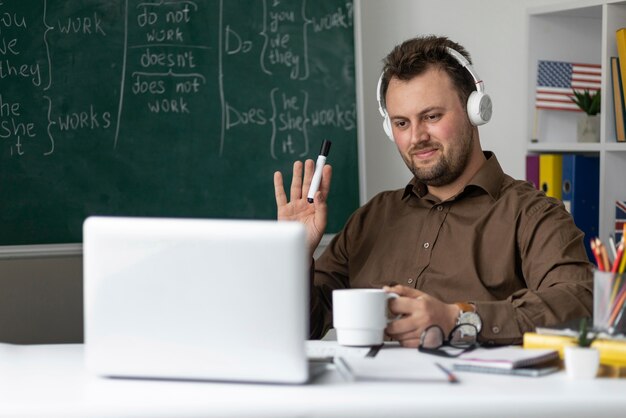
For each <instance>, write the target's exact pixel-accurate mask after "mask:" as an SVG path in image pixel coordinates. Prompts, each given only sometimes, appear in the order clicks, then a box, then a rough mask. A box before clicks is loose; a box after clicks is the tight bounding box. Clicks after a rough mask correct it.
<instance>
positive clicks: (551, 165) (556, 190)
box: [539, 154, 563, 199]
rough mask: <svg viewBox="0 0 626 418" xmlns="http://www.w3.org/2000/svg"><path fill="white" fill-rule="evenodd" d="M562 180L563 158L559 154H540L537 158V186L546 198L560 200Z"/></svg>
mask: <svg viewBox="0 0 626 418" xmlns="http://www.w3.org/2000/svg"><path fill="white" fill-rule="evenodd" d="M562 180H563V156H562V155H561V154H541V155H540V156H539V184H540V186H541V187H540V189H541V190H543V191H544V192H545V193H546V196H551V197H555V198H557V199H561V182H562Z"/></svg>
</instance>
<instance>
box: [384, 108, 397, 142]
mask: <svg viewBox="0 0 626 418" xmlns="http://www.w3.org/2000/svg"><path fill="white" fill-rule="evenodd" d="M383 130H384V131H385V133H386V134H387V137H388V138H389V139H390V140H391V141H392V142H395V141H394V139H393V130H392V129H391V120H390V119H389V115H387V113H385V119H384V120H383Z"/></svg>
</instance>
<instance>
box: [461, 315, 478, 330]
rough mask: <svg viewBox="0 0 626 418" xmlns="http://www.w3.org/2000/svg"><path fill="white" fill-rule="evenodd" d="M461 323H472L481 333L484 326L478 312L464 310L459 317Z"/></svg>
mask: <svg viewBox="0 0 626 418" xmlns="http://www.w3.org/2000/svg"><path fill="white" fill-rule="evenodd" d="M459 324H471V325H474V326H475V327H476V331H478V332H479V333H480V330H481V329H482V327H483V321H482V320H481V319H480V316H478V314H477V313H476V312H463V313H462V314H461V317H460V318H459Z"/></svg>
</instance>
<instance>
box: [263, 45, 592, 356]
mask: <svg viewBox="0 0 626 418" xmlns="http://www.w3.org/2000/svg"><path fill="white" fill-rule="evenodd" d="M449 48H451V49H452V51H450V49H449ZM455 52H456V53H458V54H460V55H461V56H456V57H455V56H454V55H455ZM464 59H467V64H468V65H469V63H470V57H469V54H468V53H467V52H466V51H465V49H464V48H463V47H462V46H461V45H459V44H457V43H455V42H452V41H450V40H448V39H447V38H445V37H434V36H428V37H420V38H416V39H411V40H408V41H406V42H404V43H402V44H401V45H399V46H397V47H395V48H394V50H393V51H392V52H391V53H390V54H389V55H388V56H387V57H386V59H385V66H384V71H383V75H382V76H381V82H380V87H379V88H380V90H379V92H378V93H379V95H380V102H381V109H382V113H383V114H384V115H385V116H386V118H388V121H386V122H385V123H387V124H388V127H387V128H386V130H387V131H388V134H389V135H390V137H391V138H392V139H393V140H394V142H395V144H396V146H397V147H398V151H399V152H400V154H401V156H402V158H403V159H404V162H405V163H406V165H407V166H408V168H409V169H410V170H411V172H412V173H413V175H414V178H413V179H412V180H411V182H410V183H409V184H408V185H407V186H406V187H405V188H404V189H400V190H395V191H387V192H383V193H380V194H378V195H377V196H375V197H374V198H373V199H372V200H371V201H370V202H368V203H367V204H366V205H364V206H363V207H361V208H359V209H358V210H357V211H356V212H355V213H354V214H353V215H352V216H351V218H350V219H349V220H348V222H347V223H346V225H345V227H344V229H343V230H342V231H341V232H340V233H339V234H337V235H336V236H335V237H334V239H333V240H332V242H331V243H330V245H329V247H328V248H327V249H326V251H325V252H324V253H323V254H322V255H321V256H320V258H319V259H318V260H317V261H316V262H315V263H314V267H313V269H314V279H313V283H312V287H311V334H312V335H311V336H312V338H318V337H320V336H321V335H323V333H325V332H326V331H327V330H328V329H329V328H330V327H331V326H332V306H331V301H332V296H331V295H332V290H333V289H340V288H349V287H355V288H359V287H384V288H385V289H386V290H387V291H393V292H395V293H397V294H399V295H400V296H401V297H400V298H398V299H395V300H392V301H391V302H390V309H391V311H392V312H393V313H394V314H402V315H403V317H402V318H401V319H399V320H396V321H393V322H392V323H391V324H389V325H388V326H387V328H386V330H385V331H386V334H387V335H388V336H389V337H390V338H392V339H394V340H397V341H399V342H400V343H401V345H402V346H405V347H417V346H419V343H420V336H421V335H422V332H423V331H424V330H425V329H426V328H427V327H428V326H430V325H438V326H439V327H440V328H441V329H442V330H443V332H444V334H445V335H448V334H449V333H450V331H451V330H452V329H453V328H454V327H455V326H456V325H457V324H459V323H463V321H462V318H463V317H466V316H467V313H468V312H470V314H471V315H472V318H473V321H474V320H475V319H476V318H478V323H476V322H472V323H474V325H476V326H477V328H479V331H480V333H479V337H478V338H479V340H480V341H482V342H486V343H496V344H511V343H520V342H521V341H522V337H523V333H524V332H526V331H531V330H533V329H534V328H535V327H536V326H550V325H555V324H558V323H561V322H564V321H566V320H570V319H574V318H579V317H584V316H590V315H591V310H592V273H591V265H590V263H589V261H588V259H587V256H586V253H585V249H584V244H583V234H582V232H581V231H580V230H579V229H577V228H576V226H575V224H574V222H573V220H572V218H571V216H570V215H569V213H568V212H567V211H566V210H565V208H564V206H563V204H562V203H561V202H560V201H558V200H556V199H553V198H548V197H546V196H545V195H544V194H543V193H542V192H540V191H537V190H535V189H534V188H533V187H532V186H531V185H530V184H529V183H526V182H523V181H518V180H514V179H513V178H511V177H510V176H508V175H506V174H504V172H503V171H502V169H501V167H500V165H499V163H498V161H497V159H496V156H495V155H494V154H493V153H490V152H483V151H482V149H481V145H480V138H479V132H478V127H477V125H479V124H481V123H484V122H485V121H480V120H479V121H478V122H476V121H474V120H473V119H474V116H472V120H470V116H468V111H467V106H468V98H469V96H470V95H471V93H472V92H473V91H474V90H476V88H477V87H480V88H479V89H480V90H482V86H481V85H480V84H479V83H480V81H479V80H478V79H475V74H474V73H472V72H471V70H469V69H468V67H467V66H464V64H463V60H464ZM469 68H471V67H469ZM488 117H489V115H487V116H486V118H487V119H488ZM479 119H480V118H479ZM503 140H506V138H503ZM313 170H314V164H313V161H311V160H307V161H306V162H305V164H304V175H303V174H302V171H303V164H302V163H301V162H296V163H295V164H294V168H293V178H292V184H291V190H290V193H291V196H290V201H289V202H288V201H287V197H286V195H285V191H284V188H283V180H282V176H281V174H280V173H276V174H275V176H274V185H275V192H276V202H277V206H278V219H279V220H282V219H290V220H299V221H301V222H304V223H305V225H306V226H307V231H308V239H309V242H308V244H309V248H310V252H311V255H312V254H313V251H314V250H315V248H316V247H317V245H318V244H319V242H320V239H321V237H322V234H323V232H324V228H325V227H326V213H327V210H326V197H327V194H328V191H329V188H330V180H331V175H332V170H331V168H330V167H329V166H326V167H325V169H324V172H323V180H322V184H321V186H320V190H319V191H318V192H317V194H316V196H315V203H314V204H308V203H307V202H306V195H307V191H308V188H309V185H310V183H311V177H312V176H313ZM312 274H313V273H312Z"/></svg>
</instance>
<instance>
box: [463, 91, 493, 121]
mask: <svg viewBox="0 0 626 418" xmlns="http://www.w3.org/2000/svg"><path fill="white" fill-rule="evenodd" d="M492 112H493V109H492V103H491V97H489V95H488V94H485V93H483V92H479V91H473V92H472V93H471V94H470V96H469V98H468V99H467V116H469V120H470V122H471V123H472V125H474V126H480V125H484V124H485V123H487V122H489V120H490V119H491V114H492Z"/></svg>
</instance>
